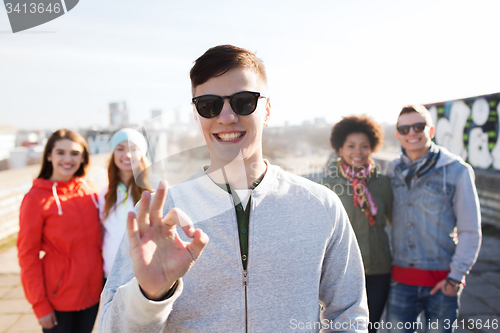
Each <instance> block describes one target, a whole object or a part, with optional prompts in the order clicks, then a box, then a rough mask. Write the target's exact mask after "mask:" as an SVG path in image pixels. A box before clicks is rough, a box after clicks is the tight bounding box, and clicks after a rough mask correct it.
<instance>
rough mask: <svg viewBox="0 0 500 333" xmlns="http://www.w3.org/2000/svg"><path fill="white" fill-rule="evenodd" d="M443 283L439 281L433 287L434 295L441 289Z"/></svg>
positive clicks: (432, 293)
mask: <svg viewBox="0 0 500 333" xmlns="http://www.w3.org/2000/svg"><path fill="white" fill-rule="evenodd" d="M442 285H443V284H442V283H438V284H436V285H435V286H434V288H432V290H431V292H430V294H431V295H434V294H435V293H437V292H438V291H439V289H441V286H442Z"/></svg>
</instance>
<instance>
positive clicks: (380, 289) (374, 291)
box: [365, 274, 391, 333]
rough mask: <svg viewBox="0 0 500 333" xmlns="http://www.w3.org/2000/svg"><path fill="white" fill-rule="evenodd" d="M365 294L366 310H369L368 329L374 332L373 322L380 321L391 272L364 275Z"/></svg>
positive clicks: (371, 332)
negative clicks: (366, 299) (366, 300)
mask: <svg viewBox="0 0 500 333" xmlns="http://www.w3.org/2000/svg"><path fill="white" fill-rule="evenodd" d="M365 281H366V296H367V297H368V310H369V311H370V323H372V325H370V327H369V328H368V331H369V332H370V333H375V332H377V330H376V329H375V328H374V327H378V325H374V323H376V322H378V321H380V317H381V316H382V313H383V312H384V307H385V302H386V301H387V295H388V294H389V286H390V283H391V274H377V275H366V276H365Z"/></svg>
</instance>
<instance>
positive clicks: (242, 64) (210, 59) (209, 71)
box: [189, 45, 267, 90]
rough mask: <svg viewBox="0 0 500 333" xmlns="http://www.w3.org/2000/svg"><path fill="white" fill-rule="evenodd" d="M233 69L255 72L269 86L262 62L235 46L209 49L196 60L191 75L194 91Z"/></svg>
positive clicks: (252, 54)
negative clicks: (245, 69)
mask: <svg viewBox="0 0 500 333" xmlns="http://www.w3.org/2000/svg"><path fill="white" fill-rule="evenodd" d="M233 68H247V69H250V70H253V71H254V72H255V73H256V74H257V76H258V78H259V80H260V81H261V83H263V84H264V85H265V86H267V75H266V69H265V68H264V64H263V63H262V60H260V59H259V58H257V56H256V55H255V54H254V53H252V52H250V51H248V50H246V49H243V48H240V47H236V46H233V45H219V46H215V47H212V48H210V49H208V50H207V51H206V52H205V53H204V54H203V55H202V56H201V57H199V58H198V59H196V61H195V62H194V65H193V68H191V72H190V73H189V76H190V78H191V87H192V89H193V90H194V88H196V87H197V86H199V85H200V84H203V83H205V82H207V81H208V80H209V79H210V78H212V77H217V76H221V75H223V74H224V73H227V72H228V71H229V70H231V69H233Z"/></svg>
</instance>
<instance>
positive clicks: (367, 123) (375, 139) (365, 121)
mask: <svg viewBox="0 0 500 333" xmlns="http://www.w3.org/2000/svg"><path fill="white" fill-rule="evenodd" d="M352 133H364V134H366V135H367V136H368V139H369V140H370V148H371V150H372V151H373V152H375V151H377V150H378V149H379V148H380V147H381V146H382V143H383V141H384V130H383V129H382V126H380V124H379V123H377V122H376V121H375V120H373V118H371V117H368V116H367V115H365V114H363V115H361V116H355V115H352V116H347V117H343V118H342V120H341V121H339V122H338V123H336V124H335V125H334V126H333V128H332V134H331V135H330V144H331V145H332V148H333V149H334V150H335V152H336V153H338V152H339V149H340V148H342V146H343V145H344V142H345V140H346V138H347V136H348V135H349V134H352Z"/></svg>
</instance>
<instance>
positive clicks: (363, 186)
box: [319, 115, 393, 333]
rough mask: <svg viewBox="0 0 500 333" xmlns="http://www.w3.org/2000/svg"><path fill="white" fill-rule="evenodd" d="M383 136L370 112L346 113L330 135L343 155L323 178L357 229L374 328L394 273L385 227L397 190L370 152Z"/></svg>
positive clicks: (377, 145)
mask: <svg viewBox="0 0 500 333" xmlns="http://www.w3.org/2000/svg"><path fill="white" fill-rule="evenodd" d="M382 141H383V130H382V128H381V126H380V125H379V124H378V123H376V122H375V121H374V120H373V119H372V118H370V117H368V116H366V115H361V116H354V115H353V116H348V117H344V118H343V119H342V120H341V121H340V122H338V123H337V124H335V125H334V126H333V129H332V134H331V136H330V143H331V145H332V147H333V149H334V150H335V152H336V154H337V156H339V158H338V159H337V160H335V161H333V162H332V163H330V165H329V166H328V171H327V176H325V177H324V178H322V179H320V180H319V183H321V184H324V185H325V186H327V187H329V188H330V189H331V190H332V191H334V192H335V193H336V194H337V195H338V196H339V197H340V200H341V201H342V203H343V205H344V207H345V209H346V211H347V215H348V216H349V220H350V221H351V225H352V227H353V229H354V232H355V233H356V238H357V240H358V244H359V248H360V250H361V255H362V257H363V264H364V267H365V279H366V292H367V296H368V308H369V311H370V323H371V325H370V326H369V328H370V329H369V331H370V333H373V332H375V331H376V329H373V327H374V324H375V323H376V322H377V321H379V320H380V317H381V315H382V312H383V310H384V306H385V303H386V300H387V294H388V292H389V284H390V278H391V275H390V273H391V253H390V249H389V240H388V237H387V234H386V232H385V230H384V228H385V226H386V224H387V222H389V223H390V222H391V213H392V198H393V195H392V189H391V183H390V181H389V179H388V178H387V177H386V176H384V175H382V174H380V171H379V169H378V167H377V166H376V165H375V163H374V161H373V159H372V158H371V154H372V153H373V152H375V151H376V150H377V149H379V148H380V146H381V145H382Z"/></svg>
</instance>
